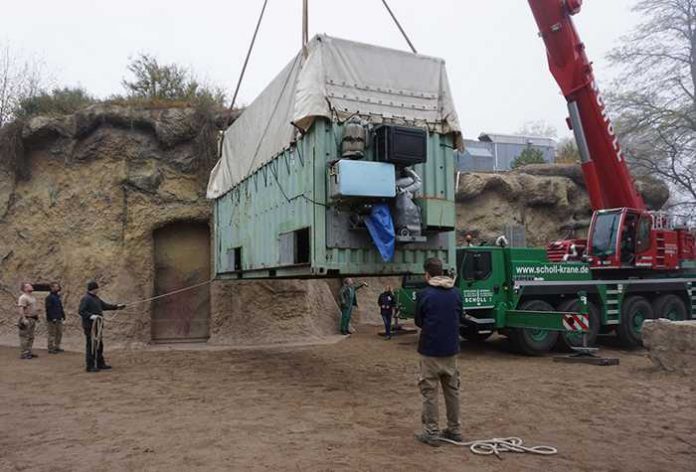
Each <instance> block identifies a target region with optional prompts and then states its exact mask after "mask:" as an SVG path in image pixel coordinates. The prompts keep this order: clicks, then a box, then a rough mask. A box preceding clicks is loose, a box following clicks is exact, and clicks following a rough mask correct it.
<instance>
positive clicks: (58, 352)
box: [55, 347, 65, 354]
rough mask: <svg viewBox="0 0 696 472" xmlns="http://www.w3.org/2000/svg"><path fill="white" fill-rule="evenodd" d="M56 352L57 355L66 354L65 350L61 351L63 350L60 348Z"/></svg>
mask: <svg viewBox="0 0 696 472" xmlns="http://www.w3.org/2000/svg"><path fill="white" fill-rule="evenodd" d="M55 351H56V354H60V353H61V352H65V350H63V349H61V348H59V347H57V348H56V349H55Z"/></svg>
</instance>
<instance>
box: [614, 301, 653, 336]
mask: <svg viewBox="0 0 696 472" xmlns="http://www.w3.org/2000/svg"><path fill="white" fill-rule="evenodd" d="M653 313H654V312H653V307H652V305H651V304H650V302H649V301H648V300H647V299H646V298H645V297H641V296H640V295H633V296H629V297H627V298H626V300H624V303H623V307H622V308H621V321H620V322H619V325H618V326H617V327H616V335H617V336H618V338H619V343H621V345H622V346H623V347H638V346H642V345H643V336H642V334H641V331H642V330H643V321H645V320H650V319H653V318H654V317H655V316H654V314H653Z"/></svg>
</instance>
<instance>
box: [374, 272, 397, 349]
mask: <svg viewBox="0 0 696 472" xmlns="http://www.w3.org/2000/svg"><path fill="white" fill-rule="evenodd" d="M377 304H378V305H379V312H380V314H381V315H382V321H384V339H385V340H388V339H391V337H392V332H391V324H392V316H394V309H395V308H396V297H394V292H392V288H391V287H390V286H389V285H387V286H386V287H385V288H384V292H382V293H381V294H380V295H379V298H378V299H377Z"/></svg>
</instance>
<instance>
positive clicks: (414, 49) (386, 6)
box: [382, 0, 418, 54]
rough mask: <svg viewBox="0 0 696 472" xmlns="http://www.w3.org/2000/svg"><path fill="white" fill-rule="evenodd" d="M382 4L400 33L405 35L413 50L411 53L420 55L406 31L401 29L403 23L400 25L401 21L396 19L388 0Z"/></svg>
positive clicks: (384, 0)
mask: <svg viewBox="0 0 696 472" xmlns="http://www.w3.org/2000/svg"><path fill="white" fill-rule="evenodd" d="M382 3H383V4H384V8H386V9H387V11H388V12H389V15H391V17H392V20H394V23H396V27H397V28H399V31H401V34H402V35H403V37H404V39H405V40H406V42H407V43H408V45H409V47H410V48H411V51H412V52H413V54H418V51H416V48H415V47H414V46H413V43H412V42H411V40H410V39H409V38H408V35H407V34H406V31H404V29H403V28H402V27H401V23H399V20H397V19H396V15H394V12H393V11H392V9H391V8H389V4H388V3H387V0H382Z"/></svg>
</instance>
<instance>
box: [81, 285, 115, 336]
mask: <svg viewBox="0 0 696 472" xmlns="http://www.w3.org/2000/svg"><path fill="white" fill-rule="evenodd" d="M105 310H118V305H112V304H110V303H106V302H105V301H103V300H102V299H101V298H99V297H98V296H96V295H92V294H91V293H89V292H87V293H86V294H85V296H84V297H82V300H80V310H79V313H80V317H81V318H82V327H83V328H91V327H92V320H90V319H89V317H90V316H92V315H99V316H101V315H102V313H103V312H104V311H105Z"/></svg>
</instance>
